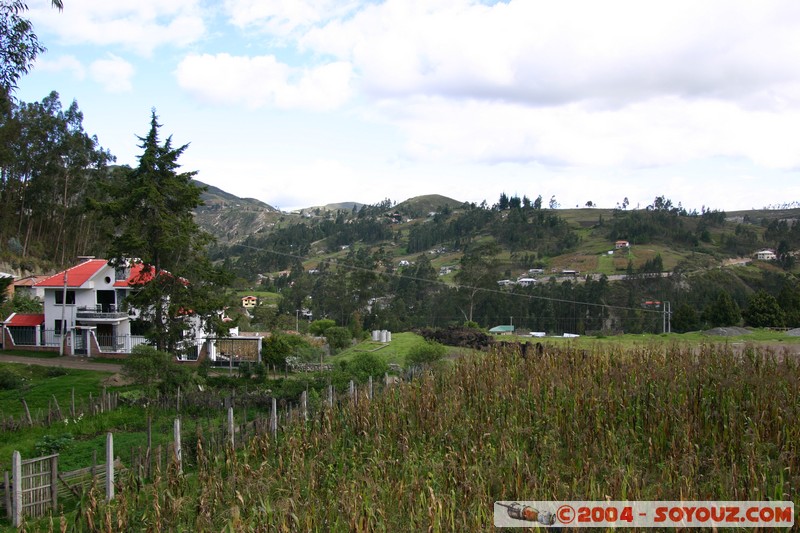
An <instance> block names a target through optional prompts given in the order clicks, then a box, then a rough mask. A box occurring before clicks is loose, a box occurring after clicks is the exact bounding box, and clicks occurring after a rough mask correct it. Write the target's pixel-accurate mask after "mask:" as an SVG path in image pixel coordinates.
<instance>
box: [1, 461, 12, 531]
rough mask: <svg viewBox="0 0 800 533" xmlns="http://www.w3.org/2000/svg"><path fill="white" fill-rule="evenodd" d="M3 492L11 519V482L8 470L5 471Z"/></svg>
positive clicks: (7, 513) (7, 514)
mask: <svg viewBox="0 0 800 533" xmlns="http://www.w3.org/2000/svg"><path fill="white" fill-rule="evenodd" d="M3 489H4V490H3V494H5V504H6V516H7V517H8V519H9V520H11V516H12V515H11V482H10V481H9V479H8V470H6V471H5V472H3Z"/></svg>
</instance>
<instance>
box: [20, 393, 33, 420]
mask: <svg viewBox="0 0 800 533" xmlns="http://www.w3.org/2000/svg"><path fill="white" fill-rule="evenodd" d="M20 401H22V406H23V407H24V408H25V418H26V420H27V421H28V425H29V426H32V425H33V420H31V410H30V409H28V402H26V401H25V398H20Z"/></svg>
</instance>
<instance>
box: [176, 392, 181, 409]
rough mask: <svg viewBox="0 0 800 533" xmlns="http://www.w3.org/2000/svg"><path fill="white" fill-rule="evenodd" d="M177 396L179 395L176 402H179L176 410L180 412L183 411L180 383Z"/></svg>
mask: <svg viewBox="0 0 800 533" xmlns="http://www.w3.org/2000/svg"><path fill="white" fill-rule="evenodd" d="M176 397H177V398H176V403H177V406H176V412H177V414H180V413H181V386H180V385H178V394H177V395H176Z"/></svg>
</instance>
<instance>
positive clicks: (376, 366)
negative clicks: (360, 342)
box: [345, 352, 389, 383]
mask: <svg viewBox="0 0 800 533" xmlns="http://www.w3.org/2000/svg"><path fill="white" fill-rule="evenodd" d="M345 369H346V371H347V372H348V373H349V374H350V375H351V376H353V378H354V379H356V380H357V381H359V382H361V383H364V382H366V381H367V380H369V377H370V376H372V377H373V378H376V377H382V376H383V375H384V374H385V373H386V372H387V371H388V370H389V366H388V365H387V364H386V362H385V361H384V360H383V359H381V358H380V357H378V356H377V355H374V354H371V353H366V352H361V353H358V354H356V355H355V357H353V358H352V359H351V360H350V361H348V363H347V366H346V367H345Z"/></svg>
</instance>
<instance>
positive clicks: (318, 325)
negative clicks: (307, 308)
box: [308, 318, 336, 337]
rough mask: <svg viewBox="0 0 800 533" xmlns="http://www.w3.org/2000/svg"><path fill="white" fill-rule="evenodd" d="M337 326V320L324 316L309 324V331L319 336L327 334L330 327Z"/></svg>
mask: <svg viewBox="0 0 800 533" xmlns="http://www.w3.org/2000/svg"><path fill="white" fill-rule="evenodd" d="M335 326H336V321H334V320H331V319H330V318H322V319H320V320H315V321H313V322H312V323H311V324H309V326H308V332H309V333H310V334H312V335H317V336H318V337H322V336H324V335H325V332H326V331H327V330H328V328H332V327H335Z"/></svg>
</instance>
